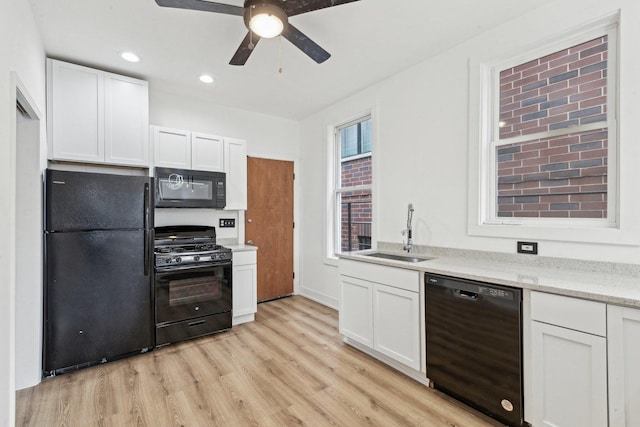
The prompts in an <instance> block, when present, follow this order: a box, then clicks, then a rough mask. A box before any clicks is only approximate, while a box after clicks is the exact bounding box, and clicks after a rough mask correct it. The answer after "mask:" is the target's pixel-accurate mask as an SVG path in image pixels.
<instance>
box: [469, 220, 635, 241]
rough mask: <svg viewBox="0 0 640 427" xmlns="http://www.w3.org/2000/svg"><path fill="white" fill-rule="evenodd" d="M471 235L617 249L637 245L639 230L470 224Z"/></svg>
mask: <svg viewBox="0 0 640 427" xmlns="http://www.w3.org/2000/svg"><path fill="white" fill-rule="evenodd" d="M468 234H469V235H470V236H482V237H498V238H513V239H531V240H548V241H563V242H578V243H597V244H609V245H620V246H638V245H640V230H636V229H630V228H626V229H624V228H614V227H594V226H590V227H586V226H582V227H581V226H574V227H569V226H551V225H539V226H536V225H530V224H521V225H520V224H477V223H476V224H469V229H468Z"/></svg>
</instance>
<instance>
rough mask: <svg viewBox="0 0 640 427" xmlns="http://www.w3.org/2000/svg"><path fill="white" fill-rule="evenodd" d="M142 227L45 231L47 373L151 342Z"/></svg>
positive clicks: (149, 292) (148, 282)
mask: <svg viewBox="0 0 640 427" xmlns="http://www.w3.org/2000/svg"><path fill="white" fill-rule="evenodd" d="M144 238H145V233H144V231H143V230H136V231H94V232H77V233H50V234H47V235H46V237H45V239H46V251H47V264H46V283H45V326H44V328H45V343H44V370H45V374H47V373H51V372H54V371H56V370H59V369H62V368H67V367H73V366H76V365H82V364H85V363H92V362H99V361H101V360H103V359H107V360H110V359H113V358H114V357H116V356H119V355H123V354H127V353H131V352H136V351H139V350H141V349H145V348H151V347H152V328H153V318H152V313H153V312H152V305H151V304H152V299H151V295H152V288H151V279H150V276H145V275H144V258H145V257H144V253H143V252H144V242H143V240H144Z"/></svg>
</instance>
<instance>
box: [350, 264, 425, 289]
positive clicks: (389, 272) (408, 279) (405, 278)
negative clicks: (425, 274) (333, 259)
mask: <svg viewBox="0 0 640 427" xmlns="http://www.w3.org/2000/svg"><path fill="white" fill-rule="evenodd" d="M339 265H340V267H339V268H340V274H342V275H344V276H351V277H357V278H358V279H362V280H368V281H370V282H375V283H382V284H383V285H389V286H393V287H394V288H399V289H405V290H407V291H411V292H419V291H420V273H419V272H417V271H414V270H405V269H403V268H394V267H387V266H384V265H378V264H372V263H369V262H360V261H352V260H346V259H340V262H339Z"/></svg>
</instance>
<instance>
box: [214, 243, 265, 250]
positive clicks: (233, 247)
mask: <svg viewBox="0 0 640 427" xmlns="http://www.w3.org/2000/svg"><path fill="white" fill-rule="evenodd" d="M220 244H221V245H222V246H224V247H225V248H229V249H231V250H232V251H233V252H247V251H257V250H258V247H257V246H253V245H244V244H235V243H234V244H223V243H220Z"/></svg>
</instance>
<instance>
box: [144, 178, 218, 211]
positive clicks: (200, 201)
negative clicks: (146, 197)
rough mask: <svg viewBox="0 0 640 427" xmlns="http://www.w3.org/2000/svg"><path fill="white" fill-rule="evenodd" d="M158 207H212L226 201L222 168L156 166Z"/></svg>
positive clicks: (214, 207) (216, 206) (215, 207)
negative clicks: (206, 169)
mask: <svg viewBox="0 0 640 427" xmlns="http://www.w3.org/2000/svg"><path fill="white" fill-rule="evenodd" d="M155 178H156V179H155V181H156V203H155V206H156V207H157V208H210V209H211V208H213V209H222V208H224V207H225V205H226V194H227V193H226V174H224V173H223V172H207V171H195V170H187V169H170V168H155Z"/></svg>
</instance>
